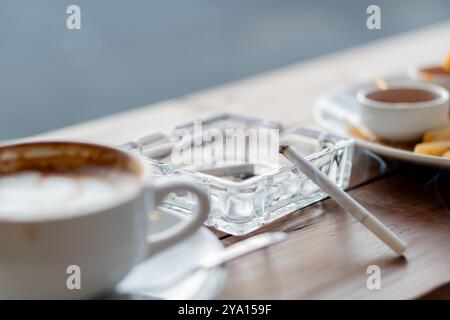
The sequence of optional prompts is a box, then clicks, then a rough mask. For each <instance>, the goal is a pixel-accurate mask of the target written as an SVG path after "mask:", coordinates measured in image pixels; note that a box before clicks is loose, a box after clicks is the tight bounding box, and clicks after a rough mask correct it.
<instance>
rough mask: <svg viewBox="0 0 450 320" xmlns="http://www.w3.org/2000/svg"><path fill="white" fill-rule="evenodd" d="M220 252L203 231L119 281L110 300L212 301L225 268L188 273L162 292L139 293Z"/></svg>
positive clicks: (217, 241) (216, 244) (220, 286)
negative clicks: (167, 276) (170, 275)
mask: <svg viewBox="0 0 450 320" xmlns="http://www.w3.org/2000/svg"><path fill="white" fill-rule="evenodd" d="M222 250H223V245H222V244H221V243H220V241H219V240H218V239H217V237H216V236H215V235H214V234H212V233H211V231H209V230H208V229H207V228H205V227H202V228H201V229H200V230H199V231H198V232H197V233H195V234H194V235H192V236H191V237H189V238H188V239H186V240H184V241H182V242H181V243H180V244H178V245H176V246H174V247H172V248H170V249H168V250H166V251H164V252H162V253H160V254H158V255H156V256H155V257H152V258H151V259H150V260H148V261H146V262H143V263H142V264H140V265H138V266H137V267H135V269H134V270H133V271H132V272H131V273H130V274H129V275H128V276H127V277H126V278H125V279H124V280H122V282H120V283H119V284H118V286H117V288H116V293H115V294H113V295H112V297H111V298H113V299H114V298H118V299H168V300H175V299H177V300H178V299H181V300H185V299H213V298H215V297H216V296H217V295H218V294H219V293H220V292H221V291H222V289H223V286H224V285H225V280H226V269H225V268H223V267H218V268H214V269H211V270H209V271H201V272H197V273H195V274H192V275H191V276H189V277H188V278H186V279H185V280H183V281H182V282H180V283H178V284H177V285H174V286H172V287H171V288H168V289H165V290H164V291H152V290H143V289H142V288H145V287H146V286H151V284H152V283H155V282H158V280H160V279H161V278H162V277H164V276H166V275H168V274H170V273H172V272H179V271H182V270H185V269H187V268H189V266H192V265H194V264H195V263H196V262H197V261H199V260H200V259H202V258H204V257H206V256H210V255H212V254H215V253H217V252H220V251H222Z"/></svg>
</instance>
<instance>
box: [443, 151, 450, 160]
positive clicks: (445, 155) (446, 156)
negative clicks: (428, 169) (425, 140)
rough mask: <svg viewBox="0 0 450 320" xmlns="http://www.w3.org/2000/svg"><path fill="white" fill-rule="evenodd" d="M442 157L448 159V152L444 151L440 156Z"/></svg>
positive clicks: (449, 154) (449, 155) (449, 152)
mask: <svg viewBox="0 0 450 320" xmlns="http://www.w3.org/2000/svg"><path fill="white" fill-rule="evenodd" d="M442 157H444V158H450V151H445V152H444V154H443V155H442Z"/></svg>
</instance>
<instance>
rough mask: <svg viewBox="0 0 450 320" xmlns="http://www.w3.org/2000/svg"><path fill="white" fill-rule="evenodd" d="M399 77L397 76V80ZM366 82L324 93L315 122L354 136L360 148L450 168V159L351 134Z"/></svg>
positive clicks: (318, 105) (316, 105)
mask: <svg viewBox="0 0 450 320" xmlns="http://www.w3.org/2000/svg"><path fill="white" fill-rule="evenodd" d="M396 78H397V77H396ZM362 85H365V84H364V83H362V84H361V83H360V84H352V85H347V86H344V87H341V88H338V89H336V90H333V91H330V92H328V93H326V94H324V95H323V96H322V97H321V98H320V99H319V100H318V101H317V103H316V104H315V106H314V110H313V113H314V119H315V120H316V122H317V123H318V124H319V126H320V127H321V128H322V129H324V130H326V131H329V132H332V133H335V134H339V135H343V136H350V137H352V138H353V139H354V140H355V144H356V145H357V146H360V147H363V148H366V149H369V150H371V151H373V152H375V153H377V154H379V155H382V156H387V157H391V158H395V159H399V160H404V161H408V162H412V163H415V164H420V165H427V166H432V167H439V168H443V169H450V159H448V158H442V157H435V156H428V155H423V154H417V153H414V152H412V151H407V150H402V149H397V148H394V147H389V146H385V145H382V144H379V143H375V142H370V141H367V140H361V139H358V138H355V137H353V136H351V135H349V133H348V131H347V124H348V123H349V122H350V123H357V122H358V119H357V101H356V98H355V97H356V92H357V91H358V89H359V88H360V87H361V86H362Z"/></svg>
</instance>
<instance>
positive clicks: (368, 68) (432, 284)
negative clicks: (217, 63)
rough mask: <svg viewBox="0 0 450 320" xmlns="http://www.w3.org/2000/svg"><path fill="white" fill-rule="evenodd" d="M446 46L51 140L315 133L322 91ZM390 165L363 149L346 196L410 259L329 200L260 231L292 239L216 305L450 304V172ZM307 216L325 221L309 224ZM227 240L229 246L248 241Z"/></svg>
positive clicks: (265, 81)
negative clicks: (184, 128) (374, 286)
mask: <svg viewBox="0 0 450 320" xmlns="http://www.w3.org/2000/svg"><path fill="white" fill-rule="evenodd" d="M449 43H450V23H446V24H442V25H438V26H433V27H429V28H426V29H422V30H419V31H412V32H410V33H407V34H403V35H400V36H396V37H392V38H388V39H385V40H382V41H377V42H374V43H371V44H368V45H364V46H361V47H358V48H353V49H351V50H348V51H345V52H341V53H337V54H332V55H328V56H323V57H319V58H317V59H314V60H311V61H307V62H305V63H301V64H298V65H292V66H288V67H286V68H284V69H281V70H276V71H273V72H268V73H265V74H262V75H258V76H256V77H253V78H250V79H244V80H242V81H238V82H235V83H232V84H227V85H224V86H221V87H218V88H212V89H209V90H206V91H203V92H200V93H196V94H192V95H189V96H186V97H182V98H180V99H175V100H170V101H165V102H162V103H158V104H155V105H151V106H147V107H143V108H140V109H136V110H133V111H130V112H125V113H121V114H117V115H113V116H110V117H107V118H103V119H98V120H93V121H90V122H87V123H84V124H79V125H76V126H72V127H68V128H64V129H61V130H57V131H53V132H50V133H48V134H45V135H46V136H49V137H70V138H74V137H75V138H83V139H92V140H95V141H100V142H107V143H114V144H117V143H121V142H125V141H128V140H130V139H133V138H135V137H138V136H142V135H144V134H146V133H148V132H152V131H156V130H158V131H163V132H164V131H165V132H167V130H168V129H170V128H172V127H173V125H175V124H177V123H180V122H186V121H190V120H192V119H193V118H200V117H204V116H207V115H211V114H214V113H218V112H223V111H230V112H240V113H244V114H249V115H253V116H259V117H266V118H271V119H274V120H277V121H280V122H282V123H283V124H284V125H286V126H291V125H294V124H296V125H298V124H301V125H304V126H314V121H313V118H312V113H311V110H312V106H313V103H314V101H315V100H316V99H317V98H318V96H319V95H320V94H321V93H323V92H324V91H326V90H328V89H330V88H333V87H336V86H339V85H342V84H343V83H346V82H351V81H358V80H363V79H365V80H367V79H377V78H379V77H382V76H383V75H385V74H389V73H394V72H398V71H402V70H404V69H405V68H406V67H407V66H408V65H410V64H414V63H419V62H424V61H429V60H435V61H436V60H438V59H440V58H442V57H444V56H445V54H446V53H447V51H448V50H449V49H450V48H449V47H448V45H449ZM385 161H386V163H385V164H386V168H384V169H383V166H380V163H379V162H377V161H375V160H373V159H371V158H370V157H368V156H367V153H365V152H364V150H357V154H356V156H355V162H354V168H353V173H352V181H351V185H350V188H349V189H350V190H351V191H350V194H351V195H352V196H354V197H355V198H356V199H357V200H358V201H359V202H361V203H362V204H363V205H364V206H366V207H367V208H368V209H370V210H371V211H373V212H374V213H375V214H376V215H377V216H378V217H379V218H380V219H381V220H382V221H384V222H385V223H386V224H387V225H388V226H389V227H390V228H392V230H394V231H395V232H396V233H397V234H399V235H400V236H401V237H402V238H403V239H404V240H406V242H407V243H408V245H409V248H408V250H407V252H406V256H405V257H404V258H398V257H396V256H395V255H394V254H393V253H392V252H391V251H390V250H389V248H387V247H386V246H385V245H384V244H383V243H380V241H378V240H377V239H376V238H375V237H374V236H372V235H371V234H369V233H368V231H367V230H366V229H364V228H363V227H362V226H361V225H360V224H358V223H357V222H356V221H355V220H354V219H353V218H352V217H350V216H349V215H348V214H346V213H345V212H343V211H342V210H341V209H340V208H339V207H338V206H337V205H336V203H335V202H334V201H332V200H330V199H327V200H324V201H322V202H320V203H317V204H315V205H312V206H310V207H308V208H306V209H304V210H303V211H302V212H296V213H293V214H291V215H289V216H287V217H285V218H282V219H281V220H279V221H276V222H274V223H273V224H271V225H268V226H266V227H264V228H263V229H262V230H259V231H258V232H262V231H267V230H284V231H287V232H289V239H288V241H286V242H285V243H282V244H280V245H277V246H275V247H272V248H270V249H268V250H264V251H260V252H256V253H253V254H251V255H249V256H247V257H244V258H242V259H239V260H237V261H235V262H233V263H232V264H230V273H229V279H228V282H227V285H226V288H225V290H224V291H223V293H222V294H221V296H220V297H219V298H230V299H241V298H243V299H245V298H247V299H248V298H267V299H284V298H286V299H303V298H306V299H315V298H318V299H326V298H332V299H342V298H382V299H410V298H417V297H425V298H439V297H447V298H450V294H449V292H450V285H449V283H450V212H449V208H450V173H449V172H442V171H439V170H436V169H429V168H423V167H414V166H411V165H408V164H405V163H398V162H396V161H392V160H389V159H386V160H385ZM380 168H381V169H383V170H380ZM305 211H308V212H309V213H313V214H314V215H317V216H318V218H316V219H314V220H310V221H308V222H306V223H305V222H304V221H303V219H302V215H303V214H304V213H305ZM258 232H255V233H258ZM220 237H221V239H222V241H223V243H224V244H225V245H229V244H231V243H234V242H236V241H239V240H241V239H242V238H240V237H234V236H228V235H223V234H222V235H221V236H220ZM370 265H378V266H379V267H380V268H381V290H369V289H367V286H366V280H367V278H368V276H369V274H367V273H366V270H367V267H368V266H370Z"/></svg>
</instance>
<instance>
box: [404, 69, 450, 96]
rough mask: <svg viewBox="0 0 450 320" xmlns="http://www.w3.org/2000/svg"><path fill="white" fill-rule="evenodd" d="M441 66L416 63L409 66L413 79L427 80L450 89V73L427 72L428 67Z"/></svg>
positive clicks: (410, 75)
mask: <svg viewBox="0 0 450 320" xmlns="http://www.w3.org/2000/svg"><path fill="white" fill-rule="evenodd" d="M434 68H441V66H440V65H438V64H436V65H415V66H411V67H409V68H408V75H409V77H410V78H411V79H413V80H417V81H425V82H430V83H433V84H437V85H438V86H441V87H444V88H445V89H447V90H449V91H450V73H449V74H440V73H432V72H426V70H427V69H434Z"/></svg>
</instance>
